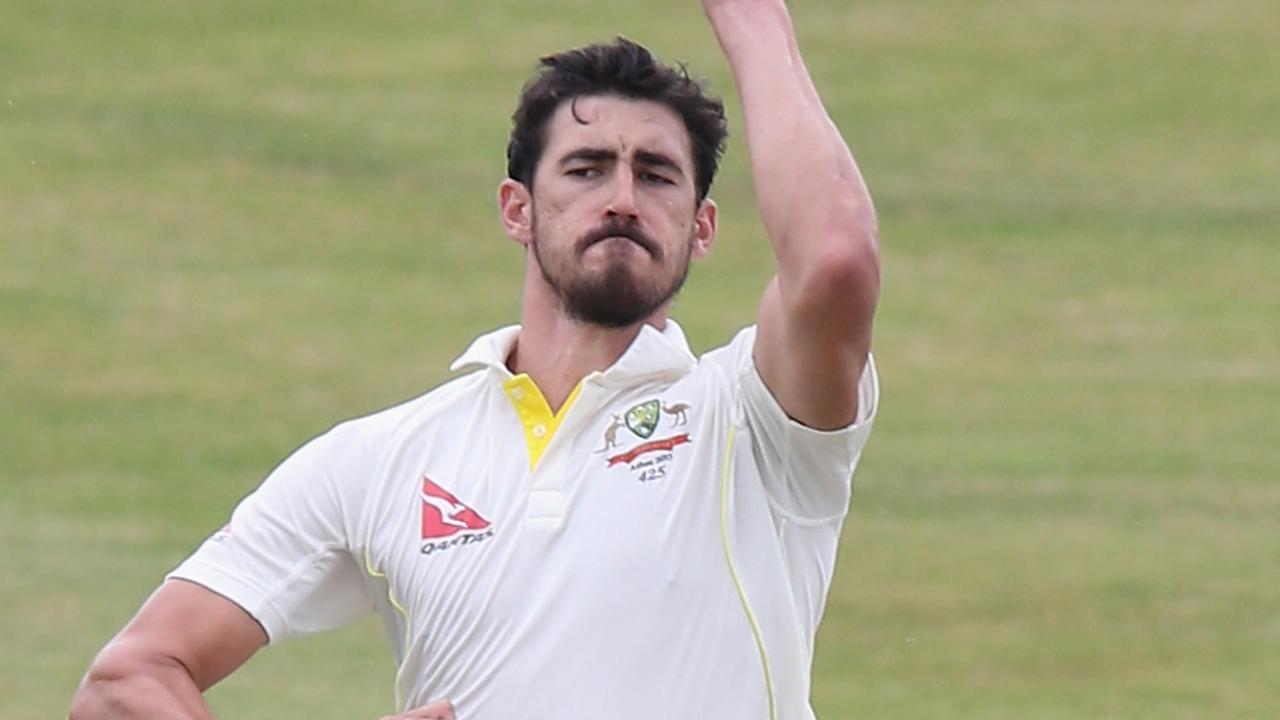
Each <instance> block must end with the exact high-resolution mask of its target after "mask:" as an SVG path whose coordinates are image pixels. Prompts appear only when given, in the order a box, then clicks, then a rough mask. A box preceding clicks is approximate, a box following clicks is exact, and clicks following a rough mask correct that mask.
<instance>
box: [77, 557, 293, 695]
mask: <svg viewBox="0 0 1280 720" xmlns="http://www.w3.org/2000/svg"><path fill="white" fill-rule="evenodd" d="M266 642H267V635H266V633H265V632H263V630H262V627H261V626H260V625H258V623H257V621H255V620H254V619H253V618H251V617H250V616H249V615H248V613H246V612H245V611H244V610H242V609H240V607H239V606H238V605H236V604H234V603H232V602H231V601H230V600H227V599H226V598H223V597H222V596H221V595H218V594H216V593H214V592H212V591H211V590H207V589H205V588H203V587H201V586H199V585H195V584H193V583H189V582H185V581H182V580H169V581H167V582H166V583H164V584H163V585H161V586H160V589H159V590H157V591H156V592H155V593H154V594H153V595H152V596H151V597H150V598H149V599H148V600H147V602H146V603H145V604H144V605H143V606H142V609H141V610H139V611H138V614H137V615H136V616H135V617H134V618H133V620H131V621H130V622H129V624H128V625H126V626H125V628H124V629H123V630H121V631H120V634H118V635H116V637H115V638H114V639H112V640H111V642H109V643H107V646H106V647H105V648H103V649H102V652H100V653H98V656H97V657H96V658H94V660H93V664H92V665H91V666H90V667H89V672H88V673H87V674H86V675H85V677H84V680H83V681H81V683H80V688H79V690H77V691H76V695H75V698H74V699H73V700H72V703H71V720H117V719H119V720H125V719H126V718H148V719H149V718H168V719H172V720H208V719H211V718H213V715H212V714H211V713H210V712H209V707H208V706H207V705H206V704H205V702H204V697H203V692H204V691H205V690H206V689H208V688H209V687H210V686H212V685H213V684H214V683H216V682H218V681H219V680H221V679H222V678H224V677H226V676H227V675H228V674H230V673H231V671H233V670H235V669H236V668H237V667H239V666H240V665H242V664H244V662H245V661H246V660H248V659H249V658H250V657H251V656H252V655H253V654H254V653H255V652H257V650H258V648H260V647H262V646H263V645H265V644H266Z"/></svg>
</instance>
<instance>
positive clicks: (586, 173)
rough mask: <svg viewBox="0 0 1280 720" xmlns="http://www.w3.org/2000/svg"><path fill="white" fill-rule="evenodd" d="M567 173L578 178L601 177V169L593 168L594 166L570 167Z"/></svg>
mask: <svg viewBox="0 0 1280 720" xmlns="http://www.w3.org/2000/svg"><path fill="white" fill-rule="evenodd" d="M565 175H569V176H571V177H576V178H584V179H591V178H596V177H600V169H599V168H593V167H577V168H570V169H568V170H566V171H565Z"/></svg>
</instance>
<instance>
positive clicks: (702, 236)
mask: <svg viewBox="0 0 1280 720" xmlns="http://www.w3.org/2000/svg"><path fill="white" fill-rule="evenodd" d="M715 241H716V203H715V201H714V200H712V199H711V198H706V199H704V200H703V201H702V202H700V203H698V210H697V212H695V213H694V214H693V257H694V259H696V260H701V259H702V258H704V257H706V256H707V253H709V252H711V246H712V245H713V244H715Z"/></svg>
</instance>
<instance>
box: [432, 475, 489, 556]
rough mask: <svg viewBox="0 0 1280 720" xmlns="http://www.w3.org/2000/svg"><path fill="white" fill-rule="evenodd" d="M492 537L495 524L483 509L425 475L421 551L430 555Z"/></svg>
mask: <svg viewBox="0 0 1280 720" xmlns="http://www.w3.org/2000/svg"><path fill="white" fill-rule="evenodd" d="M491 537H493V528H492V527H490V523H489V521H488V520H485V519H484V518H483V517H481V516H480V513H478V512H476V511H475V510H473V509H471V508H470V507H468V506H467V505H465V504H463V503H462V501H460V500H458V498H457V497H455V496H454V495H453V493H451V492H449V491H448V490H445V489H444V488H442V487H440V486H439V485H437V484H435V483H434V482H432V481H431V478H429V477H427V476H426V475H423V476H422V541H423V542H422V554H423V555H430V554H432V553H434V552H438V551H441V550H449V549H451V548H455V547H458V546H459V545H472V544H474V543H479V542H483V541H485V540H488V539H489V538H491Z"/></svg>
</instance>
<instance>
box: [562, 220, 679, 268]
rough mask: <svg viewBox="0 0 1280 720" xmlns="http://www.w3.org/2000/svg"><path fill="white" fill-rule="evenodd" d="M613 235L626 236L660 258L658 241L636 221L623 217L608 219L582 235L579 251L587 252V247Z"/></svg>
mask: <svg viewBox="0 0 1280 720" xmlns="http://www.w3.org/2000/svg"><path fill="white" fill-rule="evenodd" d="M611 237H624V238H626V239H628V240H630V241H631V242H633V243H635V244H637V245H639V246H640V247H642V248H644V249H645V251H646V252H648V253H649V254H650V255H652V256H653V257H654V258H659V256H660V252H661V251H660V249H659V248H658V243H656V242H654V241H653V238H651V237H649V235H648V233H646V232H645V231H644V230H643V229H641V228H640V226H639V225H638V224H637V223H636V222H635V221H633V220H632V221H628V220H623V219H621V218H614V219H610V220H607V221H605V222H604V224H602V225H600V226H599V227H597V228H595V229H594V230H592V231H591V232H589V233H587V234H586V235H584V236H582V240H581V241H579V248H580V249H579V252H586V250H587V248H589V247H591V246H592V245H595V244H596V243H598V242H600V241H601V240H606V239H608V238H611Z"/></svg>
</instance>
